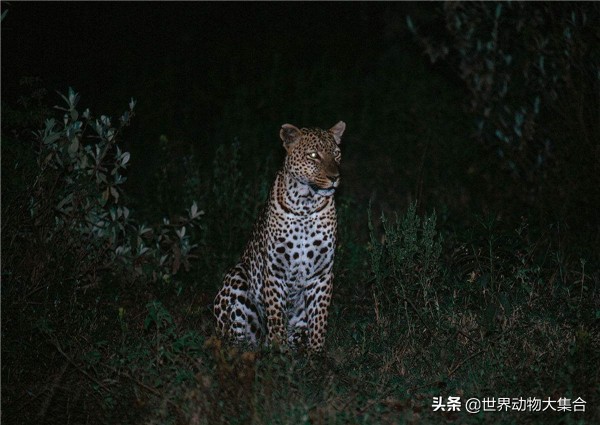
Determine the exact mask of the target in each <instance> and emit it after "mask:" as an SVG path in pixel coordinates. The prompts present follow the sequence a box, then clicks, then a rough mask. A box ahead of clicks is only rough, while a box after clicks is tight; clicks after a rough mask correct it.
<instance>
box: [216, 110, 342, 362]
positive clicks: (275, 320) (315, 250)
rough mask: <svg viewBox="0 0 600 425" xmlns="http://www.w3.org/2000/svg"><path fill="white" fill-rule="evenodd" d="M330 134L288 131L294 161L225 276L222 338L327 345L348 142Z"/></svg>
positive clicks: (219, 301) (289, 157) (284, 131)
mask: <svg viewBox="0 0 600 425" xmlns="http://www.w3.org/2000/svg"><path fill="white" fill-rule="evenodd" d="M345 128H346V124H345V123H344V122H342V121H340V122H338V123H337V124H336V125H334V126H333V127H332V128H330V129H329V130H321V129H318V128H302V129H298V128H296V127H294V126H293V125H291V124H284V125H283V126H282V127H281V131H280V133H279V134H280V137H281V139H282V141H283V146H284V147H285V149H286V151H287V154H286V157H285V162H284V165H283V168H282V169H281V170H280V171H279V172H278V173H277V177H276V178H275V182H274V184H273V186H272V188H271V191H270V193H269V199H268V202H267V205H266V206H265V208H264V210H263V211H262V213H261V214H260V216H259V218H258V220H257V222H256V224H255V226H254V231H253V233H252V236H251V238H250V241H249V242H248V244H247V246H246V249H245V251H244V253H243V255H242V259H241V261H240V262H239V263H238V264H237V265H235V266H234V267H233V268H232V269H231V270H229V272H228V273H227V274H226V275H225V278H224V280H223V287H222V288H221V290H220V291H219V293H218V294H217V296H216V298H215V302H214V314H215V316H216V319H217V331H218V333H219V334H220V335H221V336H222V337H226V338H229V339H231V340H233V341H234V342H236V343H249V344H251V345H258V344H262V343H267V344H273V343H276V344H285V343H287V344H288V345H289V346H290V347H292V348H298V347H300V346H307V348H308V349H309V350H310V351H313V352H319V351H321V350H322V349H323V344H324V343H325V332H326V329H327V315H328V308H329V304H330V302H331V293H332V290H333V260H334V252H335V245H336V227H337V219H336V212H335V203H334V199H333V195H334V192H335V189H336V188H337V187H338V184H339V181H340V180H339V177H340V173H339V165H340V159H341V153H340V148H339V145H340V142H341V137H342V134H343V133H344V130H345Z"/></svg>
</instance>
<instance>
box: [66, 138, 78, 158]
mask: <svg viewBox="0 0 600 425" xmlns="http://www.w3.org/2000/svg"><path fill="white" fill-rule="evenodd" d="M78 150H79V138H77V137H73V139H71V143H70V144H69V149H68V152H69V155H71V156H72V155H74V154H75V153H76V152H77V151H78Z"/></svg>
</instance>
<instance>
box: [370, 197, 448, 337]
mask: <svg viewBox="0 0 600 425" xmlns="http://www.w3.org/2000/svg"><path fill="white" fill-rule="evenodd" d="M436 221H437V218H436V215H435V212H434V213H432V214H431V215H429V216H427V215H426V216H425V217H423V218H421V217H419V216H418V215H417V213H416V204H415V203H413V204H411V205H410V206H409V208H408V210H407V211H406V213H405V214H404V215H403V216H402V217H398V216H396V219H395V221H393V222H390V220H389V219H388V218H386V217H385V215H384V214H382V216H381V226H382V228H383V235H381V236H379V235H378V233H377V232H376V231H375V227H374V224H373V220H372V217H371V213H370V210H369V231H370V238H371V244H370V256H371V270H372V272H373V275H374V279H375V289H374V294H373V297H374V299H375V312H376V320H377V322H378V324H379V325H380V326H382V327H383V329H384V330H385V328H386V327H395V323H396V322H397V321H398V320H400V319H401V318H402V317H403V316H404V317H405V319H406V326H407V328H408V329H409V332H410V330H411V329H413V328H414V326H415V323H414V320H415V319H416V318H417V317H418V316H419V315H420V314H421V313H425V314H426V315H427V316H428V317H430V318H431V319H433V320H434V321H436V320H437V318H438V317H439V316H438V307H439V300H438V289H437V287H438V286H439V285H438V283H439V281H440V280H441V273H442V268H441V261H440V255H441V252H442V241H441V237H440V236H439V235H438V234H437V230H436ZM415 304H417V305H418V308H417V307H416V305H415ZM415 314H416V316H415Z"/></svg>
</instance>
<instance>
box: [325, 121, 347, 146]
mask: <svg viewBox="0 0 600 425" xmlns="http://www.w3.org/2000/svg"><path fill="white" fill-rule="evenodd" d="M344 130H346V123H345V122H344V121H340V122H338V123H337V124H336V125H334V126H333V127H331V128H330V129H329V132H330V133H331V134H332V135H333V138H334V139H335V143H337V144H338V145H339V144H340V143H342V134H344Z"/></svg>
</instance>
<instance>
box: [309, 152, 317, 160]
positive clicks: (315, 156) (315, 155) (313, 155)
mask: <svg viewBox="0 0 600 425" xmlns="http://www.w3.org/2000/svg"><path fill="white" fill-rule="evenodd" d="M308 157H309V158H312V159H317V158H318V157H319V154H318V153H316V152H311V153H309V154H308Z"/></svg>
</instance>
